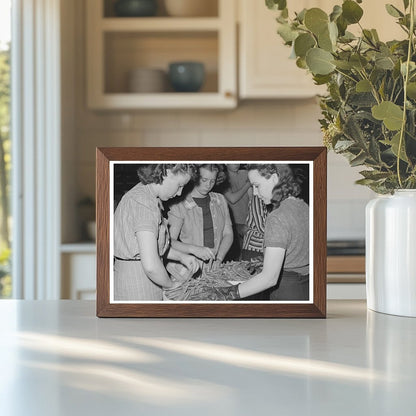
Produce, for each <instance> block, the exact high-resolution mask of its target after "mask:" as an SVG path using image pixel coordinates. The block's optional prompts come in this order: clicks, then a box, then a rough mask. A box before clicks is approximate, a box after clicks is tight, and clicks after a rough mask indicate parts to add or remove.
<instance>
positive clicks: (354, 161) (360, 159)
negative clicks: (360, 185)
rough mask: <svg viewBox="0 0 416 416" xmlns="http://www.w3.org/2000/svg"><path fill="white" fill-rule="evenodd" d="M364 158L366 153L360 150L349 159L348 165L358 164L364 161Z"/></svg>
mask: <svg viewBox="0 0 416 416" xmlns="http://www.w3.org/2000/svg"><path fill="white" fill-rule="evenodd" d="M366 159H367V155H366V154H365V153H364V152H362V153H360V154H359V155H358V156H357V157H355V158H353V159H351V160H350V165H351V166H352V167H355V166H360V165H362V164H363V163H364V162H365V160H366Z"/></svg>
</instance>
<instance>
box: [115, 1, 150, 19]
mask: <svg viewBox="0 0 416 416" xmlns="http://www.w3.org/2000/svg"><path fill="white" fill-rule="evenodd" d="M114 11H115V14H116V16H120V17H145V16H154V15H155V14H156V12H157V2H156V0H118V1H117V2H116V3H115V4H114Z"/></svg>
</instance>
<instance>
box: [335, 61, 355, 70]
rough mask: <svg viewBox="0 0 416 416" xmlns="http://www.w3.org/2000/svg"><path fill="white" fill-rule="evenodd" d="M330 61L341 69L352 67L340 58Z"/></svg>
mask: <svg viewBox="0 0 416 416" xmlns="http://www.w3.org/2000/svg"><path fill="white" fill-rule="evenodd" d="M332 63H333V64H334V65H335V66H336V67H337V68H339V69H342V70H344V71H349V70H350V69H351V68H352V65H351V64H350V63H349V62H348V61H340V60H334V61H332Z"/></svg>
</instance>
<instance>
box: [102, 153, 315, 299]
mask: <svg viewBox="0 0 416 416" xmlns="http://www.w3.org/2000/svg"><path fill="white" fill-rule="evenodd" d="M231 162H233V163H231ZM312 170H313V164H312V162H305V161H300V162H299V161H286V160H285V161H274V162H273V161H272V162H264V161H261V162H258V161H249V162H247V161H242V162H240V161H238V160H237V161H226V162H224V161H219V162H218V161H209V162H206V163H205V162H201V161H196V162H193V161H186V162H183V161H166V163H162V162H155V163H149V162H147V161H146V162H140V161H128V162H127V161H112V162H110V192H111V193H112V194H110V262H111V264H110V303H142V302H150V303H152V302H163V303H165V302H191V303H192V302H197V303H199V302H247V303H249V302H260V303H266V302H275V303H311V302H312V301H313V267H312V265H313V250H312V241H313V240H312V234H313V233H312V211H313V210H312V209H311V207H310V200H311V199H312V197H311V195H313V185H312V181H311V178H312Z"/></svg>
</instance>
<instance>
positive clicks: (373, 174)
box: [360, 170, 391, 181]
mask: <svg viewBox="0 0 416 416" xmlns="http://www.w3.org/2000/svg"><path fill="white" fill-rule="evenodd" d="M360 175H362V176H364V178H366V179H372V180H374V181H378V180H380V179H385V178H388V177H389V176H390V175H391V173H390V172H379V171H377V170H362V171H361V172H360Z"/></svg>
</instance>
